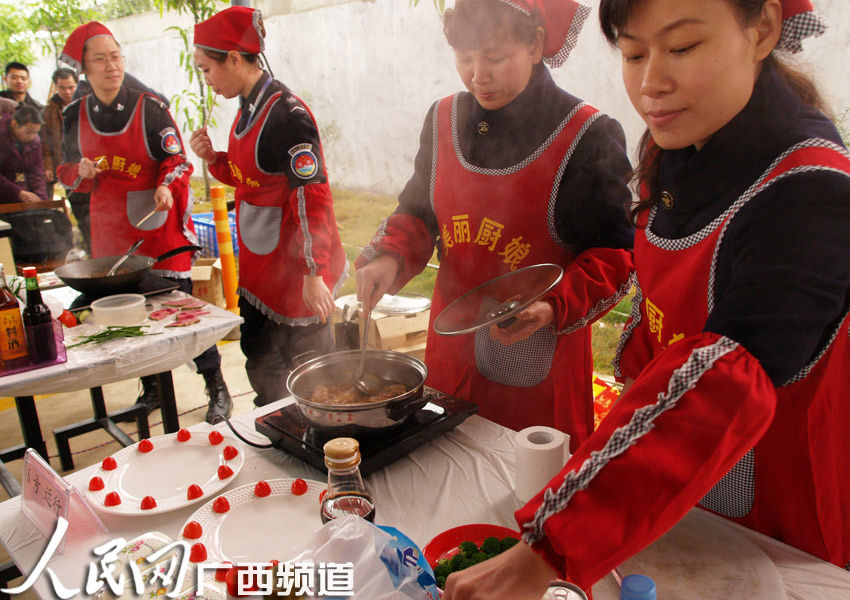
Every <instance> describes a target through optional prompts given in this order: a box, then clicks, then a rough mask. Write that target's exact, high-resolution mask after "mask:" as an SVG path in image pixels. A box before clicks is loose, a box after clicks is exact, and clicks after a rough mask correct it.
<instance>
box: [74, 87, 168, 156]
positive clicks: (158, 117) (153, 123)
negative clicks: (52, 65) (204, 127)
mask: <svg viewBox="0 0 850 600" xmlns="http://www.w3.org/2000/svg"><path fill="white" fill-rule="evenodd" d="M141 95H142V92H140V91H138V90H135V89H132V88H129V87H127V86H122V87H121V90H119V92H118V95H117V96H116V97H115V100H113V101H112V102H111V103H110V104H108V105H107V104H104V103H103V102H101V101H100V100H98V99H97V96H95V95H94V94H88V95H87V96H84V97H83V98H79V99H77V100H74V101H72V102H71V103H70V104H69V105H68V106H66V107H65V110H64V111H63V112H62V114H63V122H62V129H63V133H62V157H63V162H65V163H78V162H80V159H81V158H82V155H81V154H80V147H79V143H78V140H79V135H78V134H79V128H80V108H81V107H82V102H88V108H89V115H90V116H91V120H92V124H94V126H95V127H96V128H97V129H98V130H100V131H103V132H106V133H114V132H116V131H121V129H123V128H124V126H125V125H127V122H128V121H129V120H130V116H131V115H132V114H133V108H134V107H135V106H136V103H137V102H138V100H139V96H141ZM142 108H143V110H144V111H145V114H144V116H145V133H146V135H147V142H148V148H149V149H150V150H151V153H152V154H153V157H154V158H155V159H156V160H157V161H160V162H161V161H164V160H166V159H169V158H171V157H172V156H174V153H173V152H168V151H166V150H165V149H164V148H163V147H162V136H161V135H160V133H161V132H163V131H165V130H166V129H169V128H170V129H173V130H174V132H175V133H177V131H178V130H177V125H175V123H174V119H172V118H171V114H170V113H169V112H168V108H167V107H166V106H165V104H164V103H162V102H161V101H160V100H158V99H156V98H152V97H150V96H148V97H146V98H145V101H144V104H143V107H142ZM177 139H178V140H180V136H179V134H178V135H177ZM180 143H181V148H180V152H179V154H180V155H185V151H184V150H183V148H182V141H181V142H180ZM89 158H91V157H89Z"/></svg>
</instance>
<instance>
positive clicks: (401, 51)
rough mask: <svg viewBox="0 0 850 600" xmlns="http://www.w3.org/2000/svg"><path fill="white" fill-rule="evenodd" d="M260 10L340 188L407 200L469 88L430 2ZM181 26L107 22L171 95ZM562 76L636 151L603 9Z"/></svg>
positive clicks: (293, 2) (180, 21)
mask: <svg viewBox="0 0 850 600" xmlns="http://www.w3.org/2000/svg"><path fill="white" fill-rule="evenodd" d="M586 1H587V0H586ZM593 4H594V6H595V5H596V4H598V2H596V1H595V0H594V1H593ZM815 4H816V6H817V7H818V8H819V10H820V11H821V13H822V14H823V15H825V16H826V18H827V20H828V21H829V24H830V29H829V30H828V31H827V33H826V34H825V35H824V36H822V37H821V38H818V39H814V40H808V41H807V42H806V48H807V51H806V52H805V53H803V57H804V59H805V60H806V61H808V62H809V63H811V65H812V68H813V73H814V75H815V77H816V79H817V81H818V83H819V84H820V85H821V87H822V89H823V91H824V92H825V93H826V95H827V97H828V98H829V100H830V101H831V103H832V106H833V109H834V112H835V113H836V115H837V116H839V117H840V116H842V115H843V114H844V113H845V111H846V110H847V109H850V75H848V72H847V68H846V64H847V57H848V50H847V49H848V47H850V2H847V0H815ZM255 6H257V7H258V8H260V9H262V10H263V13H264V15H266V19H265V22H266V29H267V37H266V47H267V52H266V55H267V56H268V58H269V60H270V62H271V66H272V69H273V71H274V74H275V76H276V77H277V78H278V79H280V80H281V81H283V82H284V83H286V84H287V85H288V86H290V87H291V88H292V89H293V91H294V92H295V93H296V94H298V95H300V96H301V97H302V98H303V99H304V100H305V101H306V102H307V104H308V105H309V106H310V107H311V109H312V110H313V112H314V114H315V115H316V118H317V120H318V122H319V126H320V131H321V134H322V137H323V141H324V150H325V156H326V159H327V162H328V166H329V171H330V177H331V182H332V183H333V184H335V185H340V186H345V187H352V188H363V189H370V190H373V191H378V192H384V193H389V194H395V193H398V192H399V191H400V189H401V188H402V186H403V185H404V183H405V182H406V181H407V179H408V177H409V176H410V174H411V172H412V167H413V158H414V156H415V154H416V150H417V148H418V143H419V132H420V129H421V127H422V123H423V119H424V117H425V113H426V111H427V109H428V107H429V106H430V105H431V103H432V102H433V101H434V100H436V99H437V98H440V97H442V96H445V95H447V94H450V93H452V92H454V91H456V90H458V89H460V87H461V85H462V84H461V82H460V79H459V78H458V76H457V73H456V72H455V70H454V64H453V56H452V53H451V51H450V49H449V47H448V45H447V44H446V42H445V39H444V38H443V34H442V28H441V23H440V19H439V16H438V15H437V13H436V11H435V10H434V8H433V6H432V4H431V2H430V1H429V0H421V1H420V4H419V6H418V7H415V8H411V7H409V2H408V0H374V1H370V0H288V1H285V2H284V1H281V0H258V1H256V2H255ZM287 11H295V12H287ZM175 24H176V25H183V26H188V25H189V24H190V22H189V20H188V19H187V18H186V17H185V16H184V17H177V16H176V15H171V14H169V15H166V16H165V17H164V18H161V17H160V16H159V14H158V13H154V14H148V15H143V16H138V17H130V18H126V19H121V20H119V21H114V22H111V23H108V26H109V27H110V28H111V29H112V31H113V33H114V34H115V36H116V38H117V39H118V40H119V41H120V42H121V43H122V45H123V47H124V54H125V55H126V56H127V65H126V67H127V70H128V71H129V72H131V73H133V74H134V75H136V76H138V77H139V78H140V79H142V80H143V81H145V82H146V83H147V84H148V85H150V86H151V87H154V88H155V89H158V90H160V91H162V92H164V93H166V94H167V95H169V96H170V95H172V94H174V93H176V92H177V91H179V90H181V89H182V88H183V87H185V86H186V85H187V81H186V79H185V75H184V74H183V73H182V72H181V71H180V69H179V68H178V66H177V57H178V55H179V52H180V48H181V44H180V42H179V40H178V39H177V37H176V35H175V34H173V33H170V32H164V30H165V28H166V27H168V26H170V25H175ZM51 72H52V64H50V63H49V61H42V62H41V63H40V64H39V65H37V66H35V67H34V69H33V78H34V81H35V85H34V86H33V93H34V95H35V97H36V98H38V99H40V100H43V99H44V96H45V95H46V93H47V84H46V83H44V82H47V81H48V79H49V76H50V73H51ZM553 75H554V76H555V79H556V81H557V82H558V83H559V84H560V85H561V86H562V87H563V88H564V89H566V90H567V91H569V92H571V93H573V94H575V95H577V96H579V97H582V98H584V99H585V100H586V101H588V102H590V103H591V104H594V105H595V106H597V107H599V108H601V109H602V110H604V111H605V112H607V113H608V114H610V115H612V116H613V117H615V118H617V119H618V120H619V121H620V122H621V123H622V124H623V127H624V128H625V130H626V135H627V139H628V140H629V143H630V146H631V147H632V148H634V145H635V143H636V142H637V140H638V138H639V137H640V134H641V132H642V131H643V124H642V123H641V122H640V120H639V119H638V118H637V117H636V115H635V114H634V111H633V110H632V108H631V105H630V104H629V102H628V99H627V98H626V96H625V93H624V91H623V89H622V84H621V82H620V74H619V58H618V56H617V54H616V53H615V52H614V51H613V50H611V49H610V48H609V47H608V46H607V44H606V43H605V41H604V40H603V38H602V35H601V33H600V32H599V27H598V25H597V18H596V14H595V12H594V14H593V15H592V16H591V17H590V18H589V19H588V22H587V24H586V26H585V29H584V31H583V32H582V35H581V37H580V39H579V44H578V46H577V48H576V49H575V50H574V51H573V54H572V56H571V57H570V59H569V61H568V62H567V63H566V64H565V65H564V66H563V67H561V68H560V69H557V70H555V71H554V72H553ZM236 105H237V101H236V100H235V99H233V100H224V99H221V98H219V100H218V103H217V106H216V108H215V110H214V117H215V118H216V120H217V130H216V132H215V133H214V141H215V142H216V144H217V146H218V147H219V148H221V149H224V147H225V146H226V140H227V130H228V128H229V126H230V124H231V122H232V120H233V118H234V115H235V113H236ZM848 117H850V115H848ZM184 135H185V134H184Z"/></svg>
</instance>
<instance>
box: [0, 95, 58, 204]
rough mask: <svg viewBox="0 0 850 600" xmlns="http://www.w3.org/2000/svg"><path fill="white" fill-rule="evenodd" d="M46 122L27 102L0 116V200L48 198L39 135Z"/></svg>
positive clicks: (27, 200) (14, 200)
mask: <svg viewBox="0 0 850 600" xmlns="http://www.w3.org/2000/svg"><path fill="white" fill-rule="evenodd" d="M43 123H44V121H43V120H42V117H41V112H40V111H39V110H38V109H36V108H33V107H32V106H29V105H27V104H19V105H18V107H17V108H16V109H15V111H14V112H13V113H12V115H10V116H7V117H3V118H2V120H0V144H2V148H0V201H2V202H4V203H8V202H42V201H44V200H47V194H46V192H45V184H44V168H43V166H42V165H43V164H44V163H43V162H42V158H41V140H40V138H39V136H38V133H39V131H41V126H42V124H43ZM36 154H37V155H36Z"/></svg>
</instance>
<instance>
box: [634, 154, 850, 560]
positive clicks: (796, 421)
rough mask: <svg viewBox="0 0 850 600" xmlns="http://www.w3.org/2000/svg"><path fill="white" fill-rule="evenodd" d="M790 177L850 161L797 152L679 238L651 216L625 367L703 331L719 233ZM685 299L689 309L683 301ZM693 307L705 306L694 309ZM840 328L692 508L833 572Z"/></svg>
mask: <svg viewBox="0 0 850 600" xmlns="http://www.w3.org/2000/svg"><path fill="white" fill-rule="evenodd" d="M798 169H799V170H802V171H812V170H831V171H839V172H844V173H847V174H848V175H850V159H848V158H847V157H846V156H844V155H842V154H840V153H839V152H836V151H835V150H834V149H831V148H826V147H823V145H822V144H821V143H820V142H819V141H813V142H812V141H810V142H806V143H803V144H799V145H798V146H796V147H795V149H794V151H792V152H787V153H786V154H785V155H784V157H781V158H780V160H778V161H777V162H776V163H775V164H774V166H773V168H771V169H770V170H769V171H768V172H766V173H765V174H764V175H763V176H762V178H761V179H759V181H758V182H757V183H756V185H754V186H752V187H751V188H750V190H749V191H748V192H747V193H745V194H744V195H743V196H742V197H741V198H740V199H739V200H738V201H736V202H735V203H734V204H733V205H732V206H731V207H730V208H729V209H727V211H726V213H724V214H723V215H722V216H721V217H720V218H719V219H718V221H717V222H715V223H713V224H712V225H710V226H709V227H707V228H705V229H704V230H702V231H700V232H698V233H696V234H693V235H692V236H689V237H687V238H684V239H677V240H667V239H660V238H657V237H656V236H654V235H653V234H652V232H651V231H650V227H651V225H652V219H653V217H654V215H655V210H656V209H653V210H652V211H650V214H649V216H648V217H647V218H644V219H643V220H644V221H646V223H641V224H640V225H641V227H639V228H638V230H637V235H636V238H635V265H636V269H637V274H638V278H639V280H638V286H639V290H638V291H639V294H640V296H639V297H636V299H635V300H636V304H638V305H639V306H640V314H639V315H636V318H635V319H634V320H633V321H632V323H631V324H630V325H629V328H628V329H627V330H626V332H625V333H624V342H622V343H621V346H622V348H623V349H622V353H623V360H624V361H626V360H632V361H634V360H640V361H641V362H643V361H646V362H644V364H646V363H647V362H648V360H649V359H651V358H652V357H653V356H655V355H657V354H659V353H660V352H661V351H662V350H664V349H665V348H666V347H668V346H669V345H671V344H674V343H675V342H676V341H678V340H679V339H681V338H683V337H687V336H690V335H694V334H698V333H699V332H701V331H702V330H703V328H704V325H705V322H706V320H707V318H708V315H709V313H710V312H711V310H712V308H713V293H714V290H713V289H711V287H710V285H711V281H713V277H706V274H709V273H710V274H712V275H713V267H714V264H713V263H714V259H715V256H716V253H717V250H718V248H719V244H720V243H721V242H722V237H723V232H724V231H725V229H726V227H727V226H728V224H729V223H730V222H731V221H732V219H733V218H734V217H735V215H736V214H737V212H738V211H739V210H740V209H741V207H743V206H744V205H745V204H746V203H747V202H748V201H749V200H750V199H752V197H754V196H755V195H756V194H758V193H759V192H760V191H761V190H763V189H765V188H766V187H767V186H769V185H771V184H772V183H773V182H775V181H777V180H778V179H781V178H782V177H785V176H789V175H793V173H794V172H796V170H798ZM684 297H687V298H691V299H694V301H689V302H683V301H682V298H684ZM700 298H702V299H704V301H702V302H699V301H696V300H698V299H700ZM848 324H850V315H848V316H846V317H845V318H844V320H843V322H842V323H841V325H840V327H839V328H838V330H837V331H836V332H835V334H834V337H833V338H832V341H831V343H830V344H829V345H828V346H827V347H826V348H825V350H824V351H823V353H822V354H821V355H820V356H819V357H817V358H816V359H815V360H814V361H813V362H812V363H811V364H809V365H807V366H806V367H805V368H804V369H803V370H802V371H801V372H800V373H799V374H797V376H795V377H794V378H792V379H791V380H790V381H789V382H786V383H785V384H783V385H781V386H779V387H777V389H776V395H777V405H776V413H775V417H774V419H773V422H772V423H771V425H770V428H769V429H768V431H767V433H766V434H765V435H764V437H762V438H761V440H760V441H759V442H758V443H757V444H756V446H755V447H754V448H753V449H752V450H750V452H748V453H747V454H746V455H745V456H744V458H743V459H742V460H741V461H740V462H739V463H738V464H737V465H735V467H733V468H732V470H731V471H729V473H728V474H727V475H726V476H725V477H724V478H723V479H722V480H721V481H720V482H718V483H717V485H716V486H715V487H714V488H713V489H712V490H711V491H710V492H709V493H708V494H706V496H705V497H704V498H703V499H702V500H701V502H700V505H701V506H703V507H704V508H707V509H709V510H712V511H714V512H716V513H718V514H721V515H723V516H725V517H727V518H730V519H731V520H733V521H736V522H739V523H741V524H743V525H745V526H747V527H750V528H752V529H755V530H757V531H760V532H762V533H764V534H766V535H769V536H771V537H774V538H777V539H779V540H782V541H783V542H785V543H788V544H790V545H792V546H795V547H797V548H800V549H802V550H805V551H807V552H809V553H811V554H814V555H817V556H820V557H824V558H826V559H827V560H830V561H831V562H833V563H835V564H844V562H846V561H847V560H848V558H850V527H848V523H850V453H848V452H847V451H846V448H847V440H848V439H850V340H848ZM779 351H781V349H780V350H779ZM629 354H631V355H632V358H629V356H628V355H629ZM634 357H640V359H635V358H634ZM631 367H632V369H633V368H634V367H635V365H631ZM630 370H631V369H630ZM632 372H636V371H632Z"/></svg>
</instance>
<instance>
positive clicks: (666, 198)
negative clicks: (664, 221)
mask: <svg viewBox="0 0 850 600" xmlns="http://www.w3.org/2000/svg"><path fill="white" fill-rule="evenodd" d="M661 205H662V206H663V207H664V208H673V196H672V195H671V194H670V192H661Z"/></svg>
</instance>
